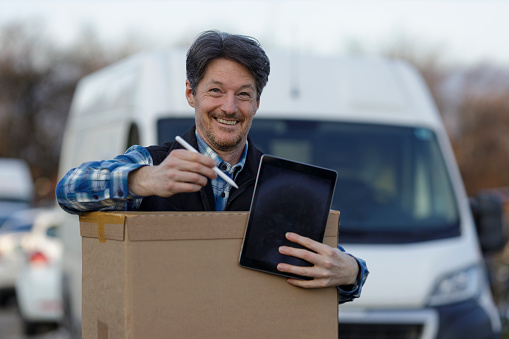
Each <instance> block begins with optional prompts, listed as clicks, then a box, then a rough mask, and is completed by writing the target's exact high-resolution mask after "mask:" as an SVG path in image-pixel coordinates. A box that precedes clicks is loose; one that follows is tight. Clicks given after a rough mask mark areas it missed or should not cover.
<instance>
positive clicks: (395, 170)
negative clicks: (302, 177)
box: [159, 118, 460, 243]
mask: <svg viewBox="0 0 509 339" xmlns="http://www.w3.org/2000/svg"><path fill="white" fill-rule="evenodd" d="M192 124H193V119H171V120H170V119H166V120H162V121H160V124H159V125H160V126H159V127H160V129H159V132H160V135H159V136H160V138H164V139H165V141H169V140H173V139H174V136H175V135H177V134H183V133H184V132H185V131H186V130H187V129H188V128H189V126H191V125H192ZM250 136H251V138H252V139H253V142H254V143H255V144H256V146H257V147H258V148H259V149H260V150H261V151H262V152H263V153H266V154H272V155H276V156H280V157H284V158H288V159H292V160H296V161H301V162H305V163H310V164H313V165H317V166H322V167H326V168H330V169H333V170H336V171H337V172H338V181H337V185H336V191H335V195H334V199H333V202H332V207H331V208H332V209H335V210H339V211H341V226H340V241H341V242H342V243H409V242H418V241H426V240H432V239H441V238H447V237H454V236H458V235H459V232H460V228H459V216H458V209H457V204H456V200H455V195H454V191H453V188H452V184H451V182H450V178H449V176H448V172H447V170H446V166H445V162H444V159H443V155H442V153H441V151H440V148H439V146H438V141H437V138H436V135H435V134H434V132H433V131H431V130H430V129H427V128H413V127H399V126H392V125H373V124H357V123H344V122H333V121H302V120H275V119H261V118H255V120H254V122H253V125H252V127H251V131H250ZM161 141H162V140H161Z"/></svg>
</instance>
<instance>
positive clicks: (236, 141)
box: [186, 59, 260, 160]
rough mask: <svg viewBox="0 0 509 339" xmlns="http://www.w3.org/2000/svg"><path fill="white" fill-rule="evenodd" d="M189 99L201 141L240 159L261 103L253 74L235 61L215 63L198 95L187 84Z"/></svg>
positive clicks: (217, 151) (203, 81) (198, 87)
mask: <svg viewBox="0 0 509 339" xmlns="http://www.w3.org/2000/svg"><path fill="white" fill-rule="evenodd" d="M186 97H187V100H188V102H189V105H191V107H194V109H195V120H196V130H197V131H198V134H199V135H200V137H202V138H203V140H205V141H206V142H207V144H209V146H210V147H212V149H213V150H214V151H216V153H218V154H219V153H238V154H239V155H240V153H241V152H242V150H243V149H244V145H245V143H246V140H247V133H248V132H249V128H250V127H251V122H252V121H253V117H254V115H255V114H256V111H257V110H258V106H259V103H260V102H259V100H256V82H255V79H254V77H253V76H252V75H251V73H249V71H248V70H247V69H246V68H244V66H242V65H241V64H239V63H237V62H235V61H231V60H227V59H215V60H213V61H211V62H210V63H209V64H208V66H207V70H206V71H205V74H204V76H203V78H202V79H201V80H200V82H199V83H198V86H197V88H196V94H195V95H193V94H192V88H191V85H190V83H189V80H187V81H186ZM224 160H226V159H224Z"/></svg>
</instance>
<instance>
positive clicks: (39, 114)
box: [0, 23, 134, 198]
mask: <svg viewBox="0 0 509 339" xmlns="http://www.w3.org/2000/svg"><path fill="white" fill-rule="evenodd" d="M0 45H1V46H2V49H1V50H0V157H13V158H22V159H24V160H26V161H27V162H28V164H29V165H30V168H31V170H32V175H33V177H34V180H37V179H38V178H49V179H50V180H51V181H53V182H54V181H55V180H56V175H57V168H58V160H59V155H60V148H61V142H62V136H63V131H64V128H65V122H66V117H67V114H68V111H69V107H70V104H71V100H72V95H73V93H74V90H75V87H76V84H77V82H78V80H79V79H80V78H81V77H83V76H84V75H86V74H88V73H90V72H93V71H95V70H97V69H99V68H102V67H104V66H106V65H108V64H109V63H111V62H114V61H116V60H118V59H120V58H122V57H124V56H126V55H128V54H129V53H131V52H132V50H134V48H133V49H130V48H128V47H127V46H128V45H123V46H121V48H119V49H115V48H111V47H108V48H105V47H103V45H102V44H100V43H99V41H98V39H97V36H96V35H95V33H94V32H93V31H91V30H89V29H85V30H84V31H83V33H82V35H81V37H80V38H79V39H78V40H77V41H76V43H75V45H74V46H71V48H69V49H68V50H67V49H58V48H56V47H55V45H54V44H53V43H52V42H51V41H50V40H49V39H47V38H46V37H45V35H44V30H43V25H42V24H40V23H36V24H21V23H10V24H7V25H5V26H4V27H0ZM48 197H50V198H52V197H53V190H49V191H48Z"/></svg>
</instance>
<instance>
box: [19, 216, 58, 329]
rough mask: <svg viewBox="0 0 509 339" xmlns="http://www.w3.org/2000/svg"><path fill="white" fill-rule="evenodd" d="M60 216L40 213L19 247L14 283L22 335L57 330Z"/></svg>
mask: <svg viewBox="0 0 509 339" xmlns="http://www.w3.org/2000/svg"><path fill="white" fill-rule="evenodd" d="M60 217H61V214H60V213H56V211H55V210H44V211H40V212H39V213H38V214H37V215H36V217H35V219H34V222H33V226H32V228H31V230H30V232H29V233H28V234H26V236H25V237H24V238H23V240H22V244H21V247H22V248H23V250H24V254H25V256H24V258H23V259H24V260H22V261H21V264H20V270H19V274H18V277H17V282H16V297H17V301H18V308H19V313H20V316H21V320H22V325H23V329H24V332H25V333H26V334H34V333H36V332H37V331H38V329H39V327H40V326H41V325H45V326H46V325H50V326H56V325H58V323H59V322H60V321H61V319H62V314H63V312H62V297H61V292H60V291H61V286H60V284H61V268H60V262H61V256H62V244H61V241H60V239H59V238H58V236H57V231H58V227H59V226H60Z"/></svg>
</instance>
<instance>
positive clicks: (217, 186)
mask: <svg viewBox="0 0 509 339" xmlns="http://www.w3.org/2000/svg"><path fill="white" fill-rule="evenodd" d="M196 140H197V141H198V151H199V152H200V153H201V154H203V155H207V156H209V157H211V158H212V159H214V161H215V162H216V164H217V167H218V168H219V169H220V170H221V171H223V172H224V173H225V174H226V175H228V176H229V177H230V178H232V179H233V180H235V179H236V178H237V175H238V174H239V173H240V171H242V169H243V168H244V164H245V163H246V158H247V147H248V143H247V141H246V146H245V147H244V151H242V155H241V156H240V160H239V162H238V163H237V164H236V165H234V166H232V165H231V164H229V163H227V162H226V161H224V160H223V159H221V157H220V156H219V155H217V153H216V152H214V150H213V149H212V148H211V147H210V146H209V145H208V144H207V143H206V142H205V141H204V140H203V139H202V138H201V137H200V136H199V135H198V132H196ZM211 183H212V190H213V192H214V199H215V202H216V206H215V210H216V211H224V210H225V208H226V204H227V203H228V198H229V197H230V191H231V189H232V186H231V185H230V184H228V183H227V182H226V181H224V180H223V179H222V178H221V177H219V176H218V177H217V178H216V179H214V180H212V182H211Z"/></svg>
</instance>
